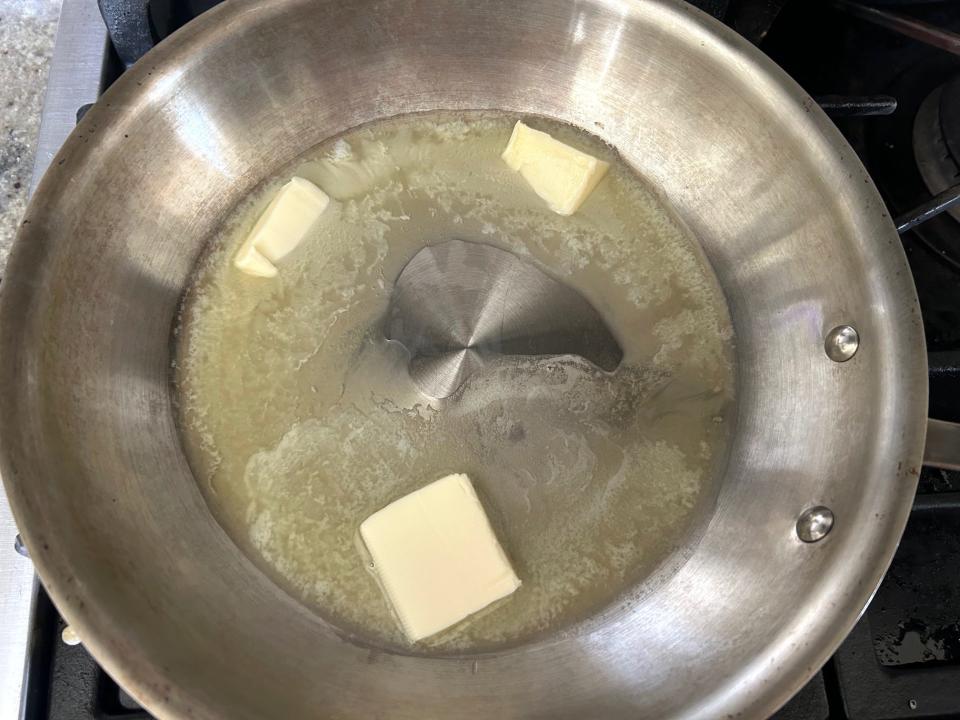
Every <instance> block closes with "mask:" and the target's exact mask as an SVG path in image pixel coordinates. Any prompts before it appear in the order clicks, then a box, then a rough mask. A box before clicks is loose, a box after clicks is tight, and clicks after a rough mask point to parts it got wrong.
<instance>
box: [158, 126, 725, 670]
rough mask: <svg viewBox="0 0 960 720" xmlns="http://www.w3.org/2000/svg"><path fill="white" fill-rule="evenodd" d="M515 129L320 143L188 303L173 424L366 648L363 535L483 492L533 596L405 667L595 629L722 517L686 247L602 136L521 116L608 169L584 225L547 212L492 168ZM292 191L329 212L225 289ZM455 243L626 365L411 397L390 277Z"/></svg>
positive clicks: (261, 545)
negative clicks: (366, 527) (570, 301)
mask: <svg viewBox="0 0 960 720" xmlns="http://www.w3.org/2000/svg"><path fill="white" fill-rule="evenodd" d="M517 119H518V118H517V117H515V116H508V115H506V114H502V115H501V114H495V113H493V114H491V113H484V114H480V113H472V114H463V113H458V114H456V115H454V114H431V115H418V116H414V117H406V118H395V119H391V120H385V121H381V122H378V123H375V124H372V125H368V126H365V127H362V128H360V129H357V130H353V131H350V132H348V133H347V134H345V135H344V136H342V137H340V138H336V139H333V140H330V141H328V142H326V143H324V144H323V145H321V146H319V147H316V148H314V149H313V150H311V151H310V152H308V153H307V154H305V155H304V156H302V157H301V158H300V159H298V160H297V161H296V162H294V163H293V164H291V165H290V166H289V167H287V168H285V169H284V171H283V172H281V173H279V174H277V175H276V176H275V177H273V178H272V179H270V180H268V181H267V182H265V183H264V184H263V185H262V186H261V188H260V190H259V192H257V193H256V194H255V195H254V196H252V197H250V198H249V199H248V200H247V201H246V202H245V203H244V204H243V205H242V206H241V207H237V208H236V209H235V212H234V214H233V217H231V218H229V219H228V221H227V222H226V223H225V224H224V229H223V231H222V233H221V235H220V236H219V237H216V238H214V239H213V240H212V241H211V243H210V250H209V252H208V254H207V255H206V257H205V258H204V260H203V261H202V262H201V264H200V266H199V268H198V271H197V275H196V279H195V282H194V284H193V287H192V289H191V290H190V291H189V292H188V294H187V296H186V298H185V301H184V308H183V313H182V322H181V326H180V328H179V330H178V350H177V372H176V377H175V383H176V392H177V398H178V405H179V408H180V422H181V427H182V434H183V440H184V443H185V446H186V448H187V452H188V456H189V457H190V461H191V463H192V466H193V469H194V472H195V474H196V476H197V478H198V482H199V483H200V486H201V489H202V491H203V493H204V495H205V496H206V498H207V501H208V503H209V505H210V507H211V509H212V511H213V513H214V514H215V516H216V517H217V519H218V520H219V522H220V523H221V524H222V525H223V527H224V528H225V529H226V531H227V532H228V533H229V534H230V535H231V537H232V538H233V539H234V540H235V542H236V543H237V545H238V546H239V547H240V548H241V549H242V550H243V551H244V552H245V553H246V554H247V555H248V557H249V558H250V559H251V560H252V561H253V562H255V563H256V564H257V565H258V566H259V567H260V568H261V569H262V570H263V571H264V572H266V573H267V574H269V575H270V576H271V577H272V578H273V579H274V580H275V581H276V582H277V583H278V584H279V585H281V586H282V587H283V588H284V589H285V590H286V591H287V592H289V593H290V594H291V595H293V596H294V597H296V598H297V599H299V600H300V601H301V602H303V603H305V604H306V605H308V606H309V607H311V608H312V609H313V610H315V612H317V613H318V614H319V615H321V616H322V617H323V618H325V619H326V620H327V621H329V622H331V623H333V624H334V625H336V626H337V627H338V628H340V629H341V630H342V631H343V632H345V633H349V634H352V635H354V636H356V637H357V638H359V639H361V640H362V641H363V642H366V643H370V644H374V645H380V646H383V647H398V646H399V647H403V646H405V644H406V641H405V640H404V639H403V634H402V633H401V631H400V629H399V627H398V626H397V624H396V622H395V620H394V618H393V617H392V616H391V614H390V609H389V606H388V604H387V602H386V600H385V599H384V598H383V596H382V594H381V592H380V590H379V588H378V586H377V582H376V579H375V578H374V577H373V576H372V575H371V573H370V571H369V564H368V561H367V559H365V558H364V557H363V554H362V546H361V545H359V544H358V542H357V530H358V527H359V525H360V523H361V522H362V521H363V520H364V518H366V517H368V516H369V515H371V514H372V513H373V512H375V511H377V510H378V509H380V508H382V507H384V506H385V505H387V504H388V503H390V502H392V501H393V500H395V499H397V498H398V497H401V496H403V495H405V494H406V493H409V492H411V491H413V490H416V489H417V488H419V487H422V486H423V485H425V484H427V483H429V482H431V481H433V480H436V479H437V478H440V477H442V476H444V475H447V474H450V473H461V472H462V473H467V474H468V475H469V476H470V478H471V479H472V480H473V482H474V485H475V487H476V489H477V492H478V494H479V496H480V499H481V501H482V502H483V504H484V508H485V510H486V511H487V513H488V515H489V516H490V518H491V522H492V523H493V525H494V530H495V532H496V535H497V537H498V538H499V539H500V541H501V543H502V544H503V547H504V549H505V551H506V553H507V555H508V556H509V558H510V560H511V563H512V564H513V567H514V568H515V570H516V572H517V575H518V576H519V577H520V579H521V580H522V582H523V585H522V587H520V589H519V590H517V592H516V593H514V594H513V595H511V596H510V597H509V598H506V599H504V600H502V601H500V602H499V603H495V604H494V605H492V606H490V607H488V608H487V609H486V610H484V611H483V612H481V613H479V614H478V615H476V616H474V617H472V618H470V619H468V620H467V621H465V622H462V623H460V624H458V625H456V626H454V627H452V628H450V629H449V630H447V631H445V632H443V633H440V634H438V635H436V636H434V637H432V638H429V639H427V640H425V641H423V642H421V643H419V644H418V645H417V646H416V648H413V650H414V651H416V652H428V653H444V652H462V651H473V652H476V651H483V650H489V649H496V648H500V647H504V646H508V645H514V644H517V643H521V642H524V641H527V640H531V639H533V638H537V637H542V636H544V635H546V634H549V633H553V632H558V631H568V630H571V629H573V628H575V626H576V625H577V624H578V623H580V622H584V621H589V619H590V618H591V617H592V616H594V615H595V614H596V613H598V612H600V611H601V610H603V609H604V608H605V607H608V606H609V605H610V604H611V603H614V602H622V601H625V600H628V599H629V598H630V597H633V596H635V595H636V593H639V592H643V590H644V588H649V587H651V586H653V585H654V584H655V583H656V579H657V577H658V576H661V575H662V574H663V573H667V572H669V571H670V568H671V567H673V566H675V565H676V564H677V563H678V562H680V561H681V560H682V555H683V548H684V547H685V546H689V544H690V542H691V541H692V539H693V538H695V537H696V534H697V528H698V527H699V526H701V525H702V523H703V521H704V518H705V517H706V516H707V515H708V514H709V511H710V508H711V506H712V503H713V501H714V497H715V494H714V490H715V487H714V482H713V480H714V478H715V477H716V476H717V475H718V474H719V472H720V471H721V469H722V466H723V463H724V461H725V456H726V450H727V444H728V440H729V438H730V435H731V429H732V428H731V425H732V418H733V412H734V365H733V362H734V349H733V333H732V329H731V324H730V319H729V316H728V313H727V309H726V304H725V301H724V299H723V295H722V293H721V290H720V288H719V286H718V284H717V281H716V279H715V277H714V275H713V273H712V271H711V270H710V268H709V266H708V265H707V263H706V261H705V259H704V258H703V256H702V254H701V251H700V249H699V246H698V243H697V242H696V239H695V238H693V237H692V236H691V234H690V233H689V231H688V230H687V229H686V228H685V227H684V226H683V224H682V223H681V222H680V221H679V219H678V218H677V217H675V215H674V214H673V213H672V212H671V210H670V209H669V207H668V206H667V205H666V203H665V201H664V200H663V199H662V198H660V197H659V196H658V194H657V193H656V192H655V191H654V190H653V189H652V188H650V187H649V186H648V185H647V184H646V183H645V182H644V181H643V179H642V178H640V177H638V176H637V175H636V174H635V173H634V172H633V171H632V170H631V169H630V168H629V167H628V166H626V165H625V163H624V162H623V161H622V160H620V159H619V158H618V157H617V155H616V153H615V152H614V151H613V150H611V149H610V148H608V147H606V146H604V145H603V143H602V142H600V141H599V140H598V139H596V138H594V137H592V136H590V135H587V134H586V133H584V132H582V131H580V130H577V129H575V128H572V127H569V126H565V125H561V124H558V123H554V122H551V121H547V120H544V119H538V118H526V119H525V121H526V122H528V123H530V124H531V125H532V126H534V127H537V128H538V129H542V130H546V131H548V132H550V133H552V134H553V135H554V136H555V137H557V138H558V139H560V140H562V141H564V142H566V143H568V144H570V145H573V146H575V147H578V148H580V149H582V150H584V151H586V152H589V153H591V154H594V155H596V156H598V157H601V158H602V159H604V160H607V161H609V162H610V163H611V169H610V172H609V173H608V176H607V177H606V178H605V179H604V180H603V181H602V182H601V183H600V184H599V185H598V187H597V188H596V189H595V190H594V192H593V193H592V194H591V196H590V197H589V198H588V199H587V201H586V202H585V204H584V205H583V206H582V207H581V208H580V209H579V210H578V211H577V213H576V214H574V215H572V216H570V217H561V216H559V215H556V214H554V213H553V212H551V211H550V210H549V209H548V208H547V207H546V206H545V204H544V203H543V201H542V200H541V199H540V198H538V197H537V196H536V195H535V194H534V193H533V192H532V191H531V190H530V188H529V187H528V186H526V184H525V183H524V181H523V179H522V178H521V177H520V176H519V175H518V174H516V173H514V172H512V171H511V170H510V169H509V168H508V167H507V166H506V164H505V163H503V161H502V160H501V159H500V153H501V151H502V150H503V148H504V147H505V146H506V143H507V140H508V138H509V136H510V131H511V128H512V126H513V124H514V123H515V122H516V120H517ZM294 175H297V176H300V177H304V178H306V179H308V180H310V181H311V182H313V183H315V184H316V185H317V186H319V187H320V188H322V189H323V190H324V191H325V192H326V193H327V194H329V195H330V196H331V198H332V199H333V202H331V204H330V207H329V208H328V209H327V210H326V211H325V212H324V214H323V216H322V217H321V219H320V221H319V222H318V223H317V224H316V226H315V227H314V229H313V231H312V235H311V236H310V237H309V238H307V240H305V241H304V242H303V243H302V244H301V245H300V246H299V247H298V248H297V249H296V251H295V252H293V253H292V254H291V255H289V256H288V257H286V258H284V260H283V261H282V262H281V263H280V264H279V266H278V267H279V273H278V275H277V277H275V278H269V279H266V278H255V277H251V276H248V275H245V274H243V273H241V272H239V271H237V270H236V269H235V268H234V267H233V264H232V262H231V261H232V257H233V254H234V253H235V252H236V250H237V248H238V247H239V245H240V243H241V242H242V241H243V238H244V237H245V235H246V234H247V233H248V232H249V230H250V228H251V227H252V225H253V222H254V221H255V220H256V218H257V217H258V216H259V214H260V213H261V212H262V211H263V209H264V208H265V206H266V204H267V203H268V202H269V200H270V198H271V196H272V195H273V193H275V192H276V190H277V189H278V188H279V187H280V185H282V184H283V183H284V182H286V181H287V180H289V178H290V177H291V176H294ZM453 239H456V240H462V241H466V242H473V243H487V244H491V245H494V246H497V247H499V248H501V249H504V250H508V251H510V252H512V253H514V254H515V255H516V256H517V257H518V258H520V259H522V260H523V261H524V262H529V263H533V264H535V265H536V266H537V267H538V268H539V269H540V270H542V271H543V272H545V273H547V274H548V275H550V276H551V277H552V278H554V279H556V280H558V281H559V282H562V283H564V284H566V285H568V286H569V287H571V288H573V289H574V290H576V291H577V292H579V293H580V294H581V295H582V296H583V297H584V298H585V299H586V300H587V301H589V303H590V304H591V305H592V306H593V308H595V309H596V311H597V312H598V313H599V314H600V316H601V317H602V318H603V319H604V321H605V322H606V324H607V325H608V326H609V328H610V329H611V331H612V332H613V334H614V335H615V336H616V339H617V341H618V342H619V344H620V347H621V348H622V350H623V358H622V360H621V361H620V363H619V365H618V366H617V367H616V369H615V370H613V371H612V372H607V371H605V370H602V369H600V368H598V367H597V366H595V365H593V364H592V363H591V362H589V361H588V360H585V359H584V358H583V357H580V356H577V355H557V356H549V355H547V356H523V355H502V356H498V355H495V354H493V355H488V356H486V357H484V358H482V363H481V365H479V370H478V371H476V372H474V373H473V374H471V375H470V376H469V378H467V380H466V381H465V382H464V384H463V385H462V386H461V387H459V388H458V389H457V390H456V392H454V394H453V395H451V396H450V397H446V398H444V399H442V400H434V399H431V398H430V397H428V396H426V395H425V394H423V393H422V392H421V389H420V388H419V387H418V386H417V385H416V384H415V383H414V382H413V381H412V380H411V378H410V374H409V372H408V366H409V361H410V357H409V354H408V352H407V350H406V348H405V347H404V346H403V345H402V344H400V343H398V342H396V341H388V340H387V339H386V336H385V329H384V322H385V317H386V313H387V310H388V306H389V303H390V298H391V291H392V287H393V283H394V282H395V281H396V279H397V278H398V276H399V274H400V272H401V270H402V269H403V268H404V266H405V265H406V263H407V262H409V261H410V259H411V258H412V257H414V256H415V255H416V254H417V252H418V251H420V250H422V249H423V248H424V247H425V246H427V245H432V244H437V243H441V242H445V241H450V240H453ZM436 312H437V313H439V314H440V316H441V317H442V316H443V312H444V308H442V307H439V306H438V307H437V308H436Z"/></svg>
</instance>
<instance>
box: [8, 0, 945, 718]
mask: <svg viewBox="0 0 960 720" xmlns="http://www.w3.org/2000/svg"><path fill="white" fill-rule="evenodd" d="M217 2H218V0H151V1H150V2H148V1H147V0H100V3H101V7H102V8H103V9H104V10H105V12H110V13H113V14H112V15H111V18H110V22H108V26H109V27H110V28H111V34H112V35H113V37H114V39H115V41H116V46H117V49H116V51H114V52H112V60H111V62H110V65H109V67H108V77H109V73H113V77H116V76H117V75H118V74H119V73H120V72H122V68H123V66H124V62H123V60H127V61H129V60H132V59H133V58H135V57H136V56H138V54H140V53H142V51H144V50H145V49H146V47H147V45H149V44H150V42H152V41H153V40H156V39H160V38H162V37H164V36H166V35H167V34H169V33H170V32H172V31H173V30H175V29H176V28H177V27H179V26H180V25H182V24H183V23H185V22H187V21H188V20H189V19H191V18H192V17H194V16H195V15H197V14H199V13H200V12H202V11H204V10H206V9H208V8H209V7H211V6H213V5H215V4H217ZM844 2H845V0H834V1H832V2H831V1H828V0H823V1H816V0H697V2H695V3H694V4H696V5H699V6H700V7H701V8H703V9H705V10H707V11H708V12H711V13H713V14H714V15H716V16H717V17H720V18H722V19H723V20H724V21H725V22H726V23H727V24H729V25H730V26H731V27H733V28H734V29H736V30H737V31H738V32H740V33H741V34H743V35H744V36H746V37H747V38H748V39H750V40H751V41H753V42H755V43H757V44H758V45H759V46H760V47H761V48H762V49H763V50H764V51H765V52H766V53H767V54H769V55H770V56H771V57H772V58H773V59H774V60H776V61H777V62H778V63H779V64H781V65H782V66H783V67H784V68H785V69H786V70H787V72H789V73H790V74H791V75H792V76H793V77H794V78H795V79H796V80H797V81H798V82H799V83H800V84H801V85H802V86H803V87H804V88H805V89H806V90H807V91H808V92H809V93H810V94H811V95H813V96H814V97H815V98H817V99H818V100H820V101H821V104H822V105H823V106H824V108H825V109H827V110H828V112H829V113H830V114H831V115H833V116H834V119H835V122H836V123H837V125H838V127H839V128H840V129H841V131H842V132H843V133H844V135H845V136H846V137H847V139H848V140H849V141H850V143H851V145H852V146H853V147H854V148H855V149H856V151H857V152H858V154H859V155H860V157H861V159H862V160H863V162H864V164H865V165H866V167H867V169H868V170H869V171H870V173H871V175H872V176H873V178H874V180H875V182H876V183H877V186H878V187H879V189H880V192H881V194H882V195H883V197H884V199H885V201H886V202H887V204H888V206H889V208H890V210H891V215H892V216H894V217H898V216H908V215H910V214H911V211H913V210H914V209H915V208H917V207H918V206H920V205H922V204H923V203H924V202H925V201H927V200H929V199H930V197H931V191H930V189H929V188H928V187H927V186H926V185H925V183H924V181H923V179H922V177H921V175H920V172H919V171H918V169H917V164H916V162H915V157H914V150H915V142H914V138H913V128H914V122H915V118H916V115H917V112H918V110H919V109H920V106H921V104H922V103H923V101H924V100H925V99H926V98H927V97H928V96H929V95H930V94H931V93H933V92H934V91H935V90H936V89H937V88H939V87H941V86H944V85H947V84H948V83H949V82H950V81H951V80H954V79H957V80H958V81H957V83H956V85H955V87H954V88H953V89H954V90H956V92H952V93H948V92H944V93H943V95H942V97H941V100H940V102H941V107H940V111H941V116H942V117H943V119H944V123H947V122H948V121H951V119H952V117H953V116H954V115H956V116H957V117H960V56H958V55H956V54H952V53H951V52H948V51H946V50H944V49H940V48H936V47H932V46H930V45H928V44H925V43H924V42H922V41H921V40H918V39H914V38H909V37H905V36H904V35H902V34H899V33H897V32H895V31H893V30H891V29H888V28H883V27H879V26H878V25H876V24H874V23H872V22H868V21H867V20H865V19H862V18H859V17H856V16H855V15H854V14H853V13H851V12H850V10H849V4H848V7H847V9H844V8H842V7H838V6H841V5H843V4H844ZM864 4H868V5H871V6H873V7H875V8H880V9H882V10H883V11H885V12H888V13H895V14H897V15H901V16H906V17H909V18H912V19H914V20H920V21H922V22H925V23H928V24H929V25H931V26H933V27H936V28H940V29H945V30H949V31H953V32H957V33H960V2H957V1H950V0H940V1H937V0H927V1H923V0H919V1H918V0H870V1H869V2H864ZM147 5H149V7H150V11H149V20H148V21H147V22H144V23H140V25H139V26H138V27H130V25H129V22H130V19H131V18H133V19H134V20H135V19H136V17H137V15H136V13H135V12H134V13H130V12H129V11H130V10H131V9H136V8H137V7H140V8H142V7H144V6H147ZM120 11H126V13H127V14H126V15H125V17H126V18H127V20H125V21H121V20H120V19H119V18H120V17H121V14H122V13H121V12H120ZM124 23H127V25H126V26H125V24H124ZM957 51H958V52H960V42H958V43H957ZM894 108H895V109H894ZM891 110H893V111H892V112H890V111H891ZM877 113H889V114H877ZM946 133H947V135H948V137H946V139H944V138H937V139H936V141H937V142H939V143H940V150H941V154H942V155H943V157H942V160H943V161H944V162H945V163H951V162H956V163H957V174H956V175H955V176H954V182H960V127H947V128H946ZM950 133H954V134H953V135H952V136H949V134H950ZM921 141H924V139H923V138H921ZM957 216H958V217H960V212H957ZM902 239H903V246H904V249H905V251H906V253H907V258H908V260H909V262H910V267H911V269H912V271H913V275H914V279H915V281H916V285H917V292H918V294H919V297H920V304H921V307H922V310H923V318H924V325H925V329H926V336H927V343H928V350H929V351H930V354H929V358H930V366H931V371H930V383H931V386H930V387H931V390H930V414H931V416H932V417H937V418H940V419H943V420H953V421H960V222H958V220H957V219H955V218H954V217H953V216H951V215H949V214H948V213H943V214H940V215H939V216H937V217H935V218H933V219H931V220H928V221H926V222H924V223H923V224H921V225H918V226H917V227H916V228H914V229H913V230H911V231H908V232H906V233H904V235H903V236H902ZM39 592H40V597H38V598H37V611H36V614H35V620H34V625H33V629H32V631H33V636H32V640H33V642H32V647H31V661H30V663H29V667H30V673H29V675H28V678H27V684H26V693H25V704H24V708H25V712H24V718H25V720H87V719H88V718H89V719H93V718H96V719H98V720H109V719H111V718H127V719H131V720H132V719H134V718H149V717H150V716H149V715H148V714H147V713H146V712H144V711H143V710H142V709H140V708H139V707H138V706H137V704H136V703H135V702H134V701H133V700H132V699H131V698H130V697H129V696H128V695H127V694H126V693H125V692H124V691H123V690H122V689H120V688H119V687H118V686H117V684H116V683H114V682H113V681H112V680H111V679H110V678H109V677H108V676H107V675H106V673H104V672H103V670H101V669H100V668H99V666H98V665H97V664H96V663H95V662H94V661H93V659H92V658H91V657H90V655H89V654H88V653H87V652H86V650H84V648H83V647H82V646H81V645H76V646H69V645H66V644H65V643H63V642H61V641H60V634H61V632H62V630H63V627H64V622H63V620H62V619H61V618H60V616H59V615H58V614H57V612H56V609H55V608H54V607H53V605H52V604H51V603H50V601H49V599H48V598H47V597H46V595H45V594H44V593H43V591H42V590H40V591H39ZM775 717H776V718H777V719H778V720H827V719H828V718H829V719H831V720H843V719H849V720H896V719H899V718H928V719H929V718H960V473H952V472H947V471H942V470H933V469H930V468H924V469H923V471H922V473H921V476H920V484H919V489H918V492H917V496H916V499H915V502H914V505H913V511H912V513H911V516H910V521H909V523H908V525H907V529H906V532H905V534H904V537H903V540H902V541H901V544H900V548H899V550H898V551H897V554H896V556H895V558H894V560H893V564H892V566H891V568H890V570H889V572H888V573H887V575H886V577H885V579H884V581H883V583H882V584H881V586H880V588H879V590H878V591H877V594H876V595H875V597H874V599H873V601H872V602H871V604H870V606H869V607H868V609H867V611H866V612H865V613H864V615H863V616H862V617H861V619H860V620H859V622H858V623H857V625H856V626H855V627H854V629H853V631H852V632H851V633H850V635H849V636H848V637H847V638H846V640H844V642H843V644H842V645H841V646H840V648H839V649H838V650H837V652H836V654H835V655H834V656H833V658H831V660H830V661H829V662H828V663H827V664H826V665H825V666H824V668H823V670H822V671H821V672H819V673H817V675H816V676H814V678H813V679H812V680H811V681H810V683H809V684H808V685H807V686H806V687H805V688H804V689H803V690H801V691H800V693H798V695H797V696H796V697H795V698H793V700H791V701H790V702H789V703H788V704H787V705H786V706H785V707H784V708H783V709H782V710H781V711H780V712H778V713H777V714H776V715H775Z"/></svg>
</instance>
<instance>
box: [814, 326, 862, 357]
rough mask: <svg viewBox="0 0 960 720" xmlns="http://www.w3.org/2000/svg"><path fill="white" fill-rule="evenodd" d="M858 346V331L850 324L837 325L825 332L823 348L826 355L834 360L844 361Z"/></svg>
mask: <svg viewBox="0 0 960 720" xmlns="http://www.w3.org/2000/svg"><path fill="white" fill-rule="evenodd" d="M859 347H860V333H858V332H857V329H856V328H855V327H853V326H852V325H838V326H837V327H835V328H834V329H833V330H831V331H830V332H828V333H827V339H826V340H825V341H824V343H823V349H824V350H826V352H827V357H828V358H830V359H831V360H833V361H834V362H846V361H847V360H849V359H850V358H852V357H853V356H854V355H856V354H857V349H858V348H859Z"/></svg>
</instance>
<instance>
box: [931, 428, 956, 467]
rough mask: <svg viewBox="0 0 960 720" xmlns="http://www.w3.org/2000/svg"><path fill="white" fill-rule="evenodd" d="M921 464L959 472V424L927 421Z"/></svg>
mask: <svg viewBox="0 0 960 720" xmlns="http://www.w3.org/2000/svg"><path fill="white" fill-rule="evenodd" d="M923 464H924V465H927V466H929V467H935V468H941V469H943V470H960V423H953V422H947V421H946V420H933V419H930V420H927V444H926V447H924V449H923Z"/></svg>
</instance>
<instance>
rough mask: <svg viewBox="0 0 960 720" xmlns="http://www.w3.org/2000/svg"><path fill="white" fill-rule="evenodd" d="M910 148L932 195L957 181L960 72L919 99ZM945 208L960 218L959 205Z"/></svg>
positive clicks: (959, 175) (959, 176)
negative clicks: (923, 98)
mask: <svg viewBox="0 0 960 720" xmlns="http://www.w3.org/2000/svg"><path fill="white" fill-rule="evenodd" d="M913 151H914V155H915V156H916V161H917V169H918V170H919V171H920V175H921V176H922V177H923V181H924V183H925V184H926V186H927V189H928V190H929V191H930V194H931V195H936V194H937V193H941V192H943V191H944V190H946V189H947V188H950V187H953V186H954V185H956V184H957V183H960V76H957V77H955V78H954V79H953V80H951V81H949V82H947V83H946V84H944V85H941V86H940V87H938V88H937V89H936V90H934V91H933V92H932V93H930V94H929V95H928V96H927V98H926V99H925V100H924V101H923V103H921V105H920V109H919V110H918V111H917V116H916V118H915V120H914V123H913ZM947 212H948V213H949V214H950V216H951V217H953V219H954V220H957V221H958V222H960V207H954V208H952V209H950V210H948V211H947Z"/></svg>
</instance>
